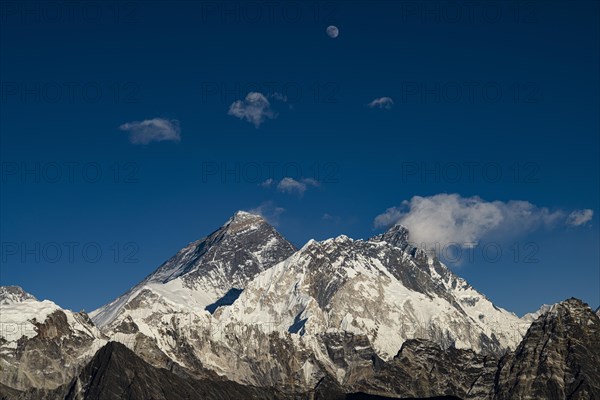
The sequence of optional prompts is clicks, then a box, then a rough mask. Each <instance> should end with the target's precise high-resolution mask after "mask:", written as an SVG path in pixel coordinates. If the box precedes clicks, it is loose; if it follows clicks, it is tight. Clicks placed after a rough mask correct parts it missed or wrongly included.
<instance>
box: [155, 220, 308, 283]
mask: <svg viewBox="0 0 600 400" xmlns="http://www.w3.org/2000/svg"><path fill="white" fill-rule="evenodd" d="M191 247H192V251H189V249H190V246H188V247H186V248H185V249H184V250H182V251H181V252H179V253H178V254H177V255H175V256H174V257H173V258H171V259H169V260H168V261H167V262H165V263H164V264H163V265H161V266H160V267H159V268H158V269H157V270H156V271H155V272H154V273H153V274H152V275H150V276H149V277H148V280H152V281H162V282H168V281H170V280H172V279H176V278H178V277H180V276H181V277H183V278H184V281H185V282H186V283H187V284H189V285H191V286H194V283H195V281H196V280H198V279H199V278H202V279H206V277H209V278H210V281H211V282H210V283H212V284H213V286H214V287H221V286H223V282H224V281H225V282H227V283H228V285H227V288H226V290H225V292H227V291H228V290H230V289H231V288H238V289H242V288H243V287H244V286H245V284H246V283H247V282H248V281H249V280H250V279H252V278H253V277H254V276H256V275H257V274H259V273H260V272H262V271H263V270H264V269H266V268H268V267H270V266H272V265H274V264H276V263H278V262H280V261H283V260H285V259H286V258H288V257H289V256H290V255H292V254H293V253H294V252H295V251H296V248H295V247H294V246H293V245H292V244H291V243H290V242H288V241H287V240H286V239H285V238H283V237H282V236H281V235H280V234H279V232H277V231H276V230H275V228H273V227H272V226H271V225H269V224H268V223H267V222H266V221H265V220H264V219H263V218H261V217H260V216H258V215H254V214H249V213H246V212H243V211H239V212H237V213H236V214H235V215H234V216H233V217H232V218H231V219H230V220H229V221H228V222H227V223H226V224H225V225H223V226H222V227H221V228H219V229H218V230H216V231H215V232H213V233H212V234H210V235H208V236H207V237H206V238H204V239H201V240H199V241H197V242H194V243H192V244H191ZM257 255H258V256H257ZM223 294H225V293H223Z"/></svg>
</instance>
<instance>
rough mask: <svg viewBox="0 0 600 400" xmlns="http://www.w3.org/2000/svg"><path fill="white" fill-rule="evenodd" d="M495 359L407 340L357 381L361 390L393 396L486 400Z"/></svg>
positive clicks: (355, 386)
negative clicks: (455, 397)
mask: <svg viewBox="0 0 600 400" xmlns="http://www.w3.org/2000/svg"><path fill="white" fill-rule="evenodd" d="M497 365H498V359H497V358H495V357H492V356H484V355H479V354H476V353H474V352H473V351H470V350H459V349H455V348H449V349H446V350H442V349H441V348H440V347H439V346H437V345H436V344H434V343H432V342H430V341H427V340H421V339H415V340H409V341H407V342H406V343H405V344H404V345H403V346H402V349H401V350H400V352H399V353H398V355H397V356H396V357H394V359H393V360H391V361H389V362H387V363H381V364H379V365H376V366H375V369H374V373H373V375H372V376H371V377H369V378H367V379H364V380H362V381H359V382H357V383H356V384H355V385H354V387H353V389H355V390H357V391H361V392H368V393H376V394H382V395H388V396H389V395H394V396H397V397H402V398H405V397H433V396H440V395H453V396H459V397H460V398H463V399H488V398H491V391H492V387H493V383H494V376H495V373H496V369H497Z"/></svg>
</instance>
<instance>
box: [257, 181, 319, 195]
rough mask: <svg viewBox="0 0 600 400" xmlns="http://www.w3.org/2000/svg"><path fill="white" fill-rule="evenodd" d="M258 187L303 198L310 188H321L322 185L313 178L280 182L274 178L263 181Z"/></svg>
mask: <svg viewBox="0 0 600 400" xmlns="http://www.w3.org/2000/svg"><path fill="white" fill-rule="evenodd" d="M258 185H259V186H261V187H263V188H272V187H275V188H277V190H278V191H279V192H282V193H288V194H297V195H299V196H300V197H302V196H303V195H304V193H305V192H306V191H307V190H308V189H309V188H310V187H318V186H321V183H320V182H319V181H317V180H316V179H313V178H302V179H294V178H290V177H285V178H283V179H281V180H280V181H279V182H277V181H276V180H275V179H273V178H269V179H266V180H264V181H262V182H261V183H259V184H258Z"/></svg>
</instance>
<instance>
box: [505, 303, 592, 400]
mask: <svg viewBox="0 0 600 400" xmlns="http://www.w3.org/2000/svg"><path fill="white" fill-rule="evenodd" d="M599 366H600V318H598V316H597V315H595V314H594V312H593V311H592V310H591V309H590V308H589V307H588V306H587V305H586V304H584V303H583V302H581V301H580V300H578V299H569V300H566V301H563V302H562V303H559V304H556V305H554V306H553V307H552V308H551V309H550V310H549V311H548V312H547V313H546V314H543V315H542V316H540V317H539V318H538V319H537V320H536V321H535V322H534V323H533V324H532V325H531V327H530V328H529V330H528V332H527V334H526V335H525V338H524V339H523V341H522V342H521V344H520V345H519V347H518V348H517V350H516V351H515V352H514V353H512V354H509V355H508V356H506V357H505V358H504V359H503V360H502V362H501V365H500V368H499V371H498V381H497V383H496V388H495V391H496V398H497V399H499V400H508V399H515V398H531V399H534V398H535V399H548V400H555V399H556V400H558V399H578V400H579V399H581V400H583V399H598V398H600V368H599Z"/></svg>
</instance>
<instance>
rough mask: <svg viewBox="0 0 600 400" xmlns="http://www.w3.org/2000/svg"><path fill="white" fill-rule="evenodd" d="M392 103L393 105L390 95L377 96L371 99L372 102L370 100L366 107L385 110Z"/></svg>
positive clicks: (390, 106)
mask: <svg viewBox="0 0 600 400" xmlns="http://www.w3.org/2000/svg"><path fill="white" fill-rule="evenodd" d="M393 105H394V100H392V98H391V97H379V98H377V99H375V100H373V101H372V102H370V103H369V104H367V107H369V108H385V109H386V110H389V109H390V108H392V106H393Z"/></svg>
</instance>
